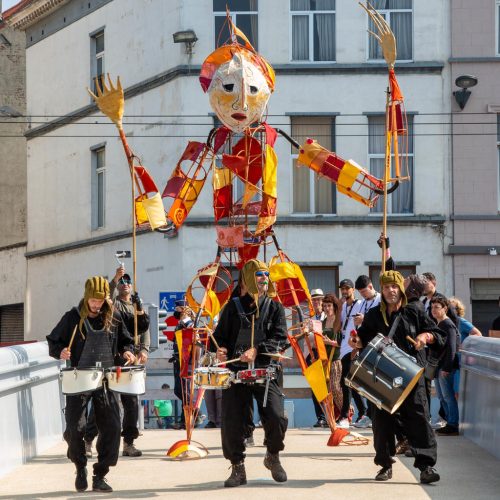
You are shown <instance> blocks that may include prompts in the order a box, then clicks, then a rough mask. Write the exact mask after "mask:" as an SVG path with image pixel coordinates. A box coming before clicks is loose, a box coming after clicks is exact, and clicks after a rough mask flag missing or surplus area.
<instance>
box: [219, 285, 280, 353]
mask: <svg viewBox="0 0 500 500" xmlns="http://www.w3.org/2000/svg"><path fill="white" fill-rule="evenodd" d="M240 301H241V305H242V306H243V310H244V311H245V313H246V314H250V313H252V312H253V311H255V310H256V308H255V303H254V302H253V299H252V297H251V296H250V295H248V294H247V295H244V296H243V297H240ZM262 322H263V323H262V324H263V329H264V334H265V336H266V340H265V341H264V342H262V343H261V344H259V345H256V346H255V347H256V348H257V352H258V353H262V352H268V351H269V352H276V350H277V349H279V348H280V347H282V346H284V345H285V344H286V341H287V328H286V319H285V310H284V308H283V306H282V305H281V304H280V303H279V302H275V301H273V300H272V301H271V303H270V305H269V309H268V311H267V314H266V317H265V318H262ZM240 326H241V320H240V317H239V315H238V311H237V309H236V306H235V304H234V301H233V300H232V299H231V300H229V302H228V303H227V304H226V305H225V306H224V309H223V310H222V313H221V315H220V319H219V322H218V323H217V327H216V329H215V332H214V337H215V340H216V341H217V344H218V345H219V346H220V347H225V348H226V349H227V355H228V359H232V358H234V351H235V346H236V340H237V338H238V332H239V330H240Z"/></svg>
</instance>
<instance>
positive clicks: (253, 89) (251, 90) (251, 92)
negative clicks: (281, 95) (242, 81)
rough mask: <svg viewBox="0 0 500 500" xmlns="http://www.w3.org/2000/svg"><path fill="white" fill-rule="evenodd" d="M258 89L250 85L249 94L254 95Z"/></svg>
mask: <svg viewBox="0 0 500 500" xmlns="http://www.w3.org/2000/svg"><path fill="white" fill-rule="evenodd" d="M258 91H259V89H258V88H257V87H256V86H255V85H250V94H256V93H257V92H258Z"/></svg>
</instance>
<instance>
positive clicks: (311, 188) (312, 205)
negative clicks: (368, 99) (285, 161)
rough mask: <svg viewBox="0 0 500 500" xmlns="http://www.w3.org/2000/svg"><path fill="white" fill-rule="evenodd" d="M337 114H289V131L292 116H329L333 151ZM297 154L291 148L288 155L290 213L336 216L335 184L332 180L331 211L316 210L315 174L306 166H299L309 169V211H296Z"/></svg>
mask: <svg viewBox="0 0 500 500" xmlns="http://www.w3.org/2000/svg"><path fill="white" fill-rule="evenodd" d="M337 116H338V115H337V114H334V113H331V114H330V113H328V114H314V113H311V114H310V115H309V114H307V113H302V114H300V115H290V132H291V133H293V132H292V129H293V123H292V121H293V119H294V118H311V119H314V118H330V124H331V128H330V137H331V146H332V149H331V150H332V151H335V147H336V146H335V136H336V123H337V120H336V119H337ZM298 156H299V154H298V152H297V151H296V150H295V149H292V154H291V155H290V165H291V175H290V193H291V196H290V205H291V207H290V208H291V210H290V215H292V216H294V217H303V216H316V215H323V216H330V217H332V216H337V198H338V197H337V186H336V184H334V183H333V182H332V183H331V184H332V198H333V199H332V204H333V208H332V212H331V213H323V212H316V196H315V194H316V193H315V183H314V181H315V178H316V176H317V174H316V173H315V172H314V170H312V169H310V168H308V167H305V166H304V167H300V168H304V169H306V168H307V169H308V170H309V212H296V211H295V207H294V189H295V183H294V169H295V168H299V167H295V166H294V161H295V160H297V158H298Z"/></svg>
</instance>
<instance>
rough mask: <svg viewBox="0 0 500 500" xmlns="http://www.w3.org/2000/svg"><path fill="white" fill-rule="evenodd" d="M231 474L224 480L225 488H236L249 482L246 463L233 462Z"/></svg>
mask: <svg viewBox="0 0 500 500" xmlns="http://www.w3.org/2000/svg"><path fill="white" fill-rule="evenodd" d="M231 469H232V470H231V475H230V476H229V477H228V478H227V479H226V480H225V481H224V487H225V488H234V487H236V486H241V485H242V484H247V473H246V471H245V463H244V462H240V463H239V464H231Z"/></svg>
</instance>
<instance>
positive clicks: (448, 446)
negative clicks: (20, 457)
mask: <svg viewBox="0 0 500 500" xmlns="http://www.w3.org/2000/svg"><path fill="white" fill-rule="evenodd" d="M363 433H364V434H366V435H368V436H370V433H369V432H363ZM184 438H185V433H184V432H183V431H172V430H163V431H162V430H147V431H144V435H143V436H142V437H140V438H139V439H138V440H137V446H138V447H139V448H140V449H142V450H143V456H142V457H140V458H128V457H120V460H119V462H118V465H117V466H116V467H113V468H112V469H111V471H110V473H109V474H108V476H107V479H109V483H110V484H111V486H112V487H113V489H114V492H113V493H111V494H106V493H93V492H92V491H87V492H85V493H77V492H75V490H74V480H75V474H74V467H73V465H72V464H71V463H70V462H69V461H68V460H67V459H66V454H65V453H66V446H65V444H64V443H63V442H61V443H60V444H59V445H57V446H55V447H53V448H52V449H51V450H49V451H48V452H47V453H45V454H44V455H42V456H39V457H37V458H36V459H34V460H32V461H30V462H29V463H28V464H26V465H24V466H22V467H18V468H17V469H16V470H14V471H13V472H11V473H10V474H7V475H6V476H4V477H3V478H2V479H1V480H0V500H3V499H26V500H34V499H52V498H53V499H64V498H73V499H74V498H77V499H82V498H99V497H102V498H141V499H142V498H176V499H178V498H196V499H200V498H201V499H202V500H206V499H215V498H217V499H219V500H221V499H225V498H231V499H232V500H234V499H235V498H238V499H252V500H268V499H273V500H274V499H285V498H286V499H287V500H289V499H294V498H301V499H303V500H304V499H305V498H306V496H307V497H308V498H311V499H314V500H317V499H323V498H325V499H326V498H328V499H332V498H342V499H345V500H357V499H362V500H378V499H384V500H386V499H389V500H396V499H398V500H399V499H405V500H420V499H429V498H431V499H434V498H435V499H439V500H446V499H450V500H451V499H453V500H461V499H464V500H465V499H467V500H469V499H473V500H490V499H491V500H493V499H498V498H500V461H498V460H497V459H495V458H494V457H493V456H491V455H489V454H488V453H486V452H484V451H483V450H482V449H480V448H479V447H477V446H476V445H474V444H473V443H471V442H470V441H468V440H467V439H465V438H463V437H439V438H438V444H439V450H438V465H437V468H438V471H439V473H440V474H441V478H442V479H441V481H440V482H439V483H436V484H433V485H426V486H423V485H421V484H420V483H419V482H418V479H417V477H418V476H417V474H418V471H417V470H416V469H414V468H413V467H412V463H413V459H410V458H405V457H403V458H402V459H400V460H398V461H397V463H396V464H394V469H393V472H394V475H393V479H392V480H391V481H388V482H385V483H379V482H376V481H374V480H373V478H374V476H375V474H376V472H377V469H378V467H377V466H375V465H374V464H373V456H374V452H373V447H372V444H371V441H370V444H369V445H368V446H339V447H335V448H329V447H327V446H326V442H327V439H328V431H326V430H316V429H292V430H289V431H288V432H287V437H286V450H285V451H284V452H283V453H282V463H283V465H284V467H285V470H286V471H287V473H288V482H286V483H283V484H278V483H275V482H274V481H273V480H272V478H271V474H270V472H269V471H268V470H267V469H265V468H264V465H263V464H262V460H263V457H264V453H265V449H264V447H262V446H259V445H261V444H262V440H263V432H262V429H257V430H256V431H255V442H256V444H257V445H258V446H255V447H253V448H249V450H248V456H247V460H246V468H247V479H248V484H247V485H246V486H241V487H239V488H236V489H232V488H231V489H229V488H224V487H223V482H224V480H225V479H226V478H227V477H228V476H229V473H230V472H229V469H228V467H229V463H228V462H227V461H226V460H225V459H224V457H223V456H222V450H221V448H220V431H219V430H218V429H207V430H203V429H201V430H196V431H195V433H194V436H193V438H194V439H195V440H197V441H199V442H201V443H203V444H204V445H205V446H206V447H207V448H208V449H209V450H210V454H209V456H208V457H207V458H205V459H202V460H191V461H183V462H175V461H171V460H169V459H167V458H165V450H166V449H168V448H169V447H170V445H172V444H173V443H174V442H175V441H177V440H180V439H184ZM93 461H94V459H91V460H90V464H89V465H90V466H91V464H92V463H93ZM90 475H91V467H89V478H90Z"/></svg>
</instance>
